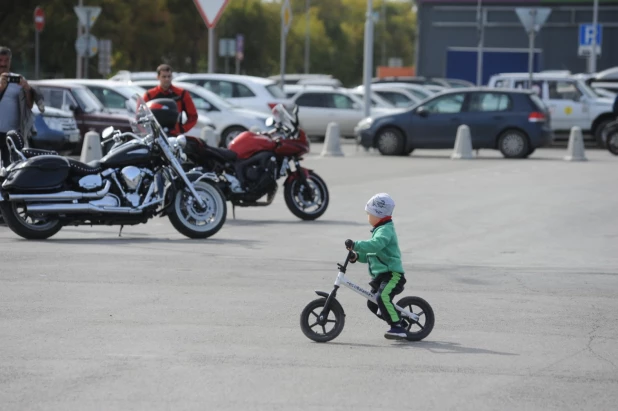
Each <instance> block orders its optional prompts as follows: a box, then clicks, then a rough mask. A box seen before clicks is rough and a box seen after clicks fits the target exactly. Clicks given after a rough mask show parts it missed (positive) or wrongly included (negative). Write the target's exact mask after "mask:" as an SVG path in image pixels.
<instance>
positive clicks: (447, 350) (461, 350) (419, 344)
mask: <svg viewBox="0 0 618 411" xmlns="http://www.w3.org/2000/svg"><path fill="white" fill-rule="evenodd" d="M393 343H394V345H391V346H390V348H397V349H402V348H408V349H419V348H423V349H426V350H427V351H429V352H432V353H434V354H492V355H519V354H514V353H510V352H501V351H493V350H486V349H484V348H473V347H465V346H462V345H461V344H459V343H454V342H450V341H416V342H415V341H396V340H395V341H393ZM329 344H334V345H346V346H351V347H371V348H373V347H375V348H385V346H384V345H374V344H356V343H343V342H329ZM387 347H388V346H387Z"/></svg>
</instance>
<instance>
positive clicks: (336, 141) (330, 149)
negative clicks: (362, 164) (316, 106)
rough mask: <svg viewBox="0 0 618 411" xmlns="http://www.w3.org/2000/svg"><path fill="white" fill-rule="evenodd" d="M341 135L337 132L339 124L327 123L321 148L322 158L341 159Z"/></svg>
mask: <svg viewBox="0 0 618 411" xmlns="http://www.w3.org/2000/svg"><path fill="white" fill-rule="evenodd" d="M340 140H341V133H340V132H339V124H338V123H335V122H334V121H333V122H330V123H328V128H327V129H326V138H325V139H324V147H323V148H322V153H321V154H320V155H321V156H322V157H341V156H343V151H341V141H340Z"/></svg>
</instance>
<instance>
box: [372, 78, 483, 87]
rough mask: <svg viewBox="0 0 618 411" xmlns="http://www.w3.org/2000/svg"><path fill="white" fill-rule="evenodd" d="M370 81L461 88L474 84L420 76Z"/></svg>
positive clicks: (465, 81) (373, 81)
mask: <svg viewBox="0 0 618 411" xmlns="http://www.w3.org/2000/svg"><path fill="white" fill-rule="evenodd" d="M371 81H372V83H411V84H420V85H433V86H440V87H444V88H462V87H473V86H474V84H472V83H470V82H469V81H467V80H460V79H454V78H440V77H422V76H420V77H415V76H387V77H382V78H374V79H372V80H371Z"/></svg>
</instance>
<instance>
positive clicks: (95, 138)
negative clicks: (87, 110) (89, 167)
mask: <svg viewBox="0 0 618 411" xmlns="http://www.w3.org/2000/svg"><path fill="white" fill-rule="evenodd" d="M102 157H103V151H102V150H101V137H100V136H99V133H97V132H96V131H92V130H90V131H88V132H87V133H86V134H85V135H84V144H83V145H82V152H81V155H80V157H79V161H81V162H82V163H89V162H91V161H94V160H100V159H101V158H102Z"/></svg>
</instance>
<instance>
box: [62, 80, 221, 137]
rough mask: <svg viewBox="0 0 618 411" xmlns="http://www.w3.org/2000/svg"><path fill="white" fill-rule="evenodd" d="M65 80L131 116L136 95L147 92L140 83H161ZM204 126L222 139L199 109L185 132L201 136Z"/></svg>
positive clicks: (106, 105) (154, 82) (184, 116)
mask: <svg viewBox="0 0 618 411" xmlns="http://www.w3.org/2000/svg"><path fill="white" fill-rule="evenodd" d="M65 81H67V82H73V83H76V84H81V85H84V86H86V87H88V89H89V90H90V91H92V93H93V94H94V95H95V96H96V97H97V99H98V100H99V101H100V102H101V104H103V106H105V108H106V109H107V110H109V111H110V112H113V113H118V114H125V115H129V116H130V117H133V115H134V113H135V108H136V107H137V100H136V98H135V95H136V94H138V95H140V96H143V95H144V93H145V92H146V89H145V88H143V87H142V86H140V85H138V83H140V82H141V81H146V82H147V83H149V84H150V83H153V84H155V85H157V84H159V82H158V80H141V81H136V82H131V83H122V82H120V81H118V82H116V81H109V80H91V79H70V80H65ZM182 118H183V122H184V121H186V114H184V113H183V117H182ZM204 127H210V128H211V129H212V130H213V131H214V132H215V134H216V136H215V137H216V139H217V141H219V140H220V136H219V132H218V131H216V126H215V124H214V123H213V122H212V120H211V119H210V118H208V117H207V116H206V115H205V114H203V113H200V112H199V111H198V118H197V123H196V124H195V126H194V127H192V128H191V129H190V130H188V131H187V132H186V133H185V134H186V135H188V136H191V137H200V136H201V135H202V129H203V128H204Z"/></svg>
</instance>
